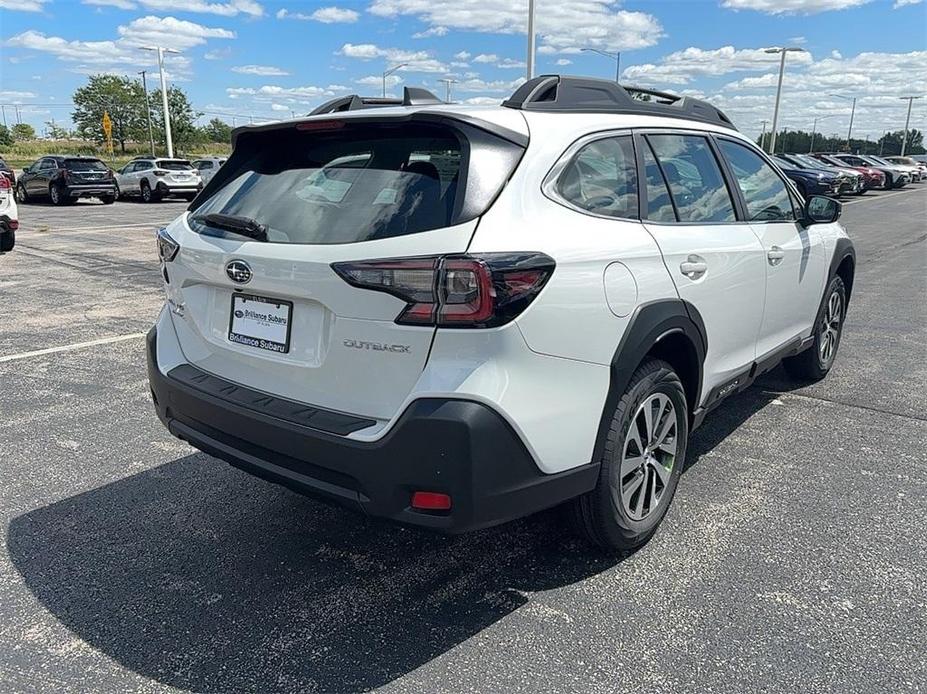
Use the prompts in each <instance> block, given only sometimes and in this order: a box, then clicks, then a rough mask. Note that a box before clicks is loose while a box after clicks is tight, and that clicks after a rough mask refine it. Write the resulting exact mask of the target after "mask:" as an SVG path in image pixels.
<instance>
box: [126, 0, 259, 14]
mask: <svg viewBox="0 0 927 694" xmlns="http://www.w3.org/2000/svg"><path fill="white" fill-rule="evenodd" d="M138 3H139V4H140V5H142V6H144V7H146V8H148V9H150V10H156V11H159V12H171V11H173V12H199V13H204V14H217V15H221V16H223V17H235V16H236V15H238V14H246V15H249V16H252V17H261V16H263V14H264V7H263V6H262V5H261V4H260V3H258V2H255V0H228V2H209V1H208V0H138Z"/></svg>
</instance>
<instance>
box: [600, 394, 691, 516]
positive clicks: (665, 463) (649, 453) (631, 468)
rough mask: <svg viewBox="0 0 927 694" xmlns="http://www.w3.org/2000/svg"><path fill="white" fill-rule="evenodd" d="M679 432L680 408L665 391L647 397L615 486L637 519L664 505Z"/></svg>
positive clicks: (631, 428)
mask: <svg viewBox="0 0 927 694" xmlns="http://www.w3.org/2000/svg"><path fill="white" fill-rule="evenodd" d="M677 431H678V422H677V417H676V408H675V406H674V405H673V401H672V400H671V399H670V398H669V396H667V395H665V394H663V393H654V394H652V395H650V396H649V397H647V399H646V400H644V402H643V403H641V405H640V407H638V408H637V412H636V413H635V414H634V417H633V418H632V419H631V424H630V426H629V427H628V433H627V434H626V435H625V439H624V445H623V446H622V448H621V465H620V466H619V467H620V469H619V472H618V474H617V477H618V479H617V484H613V489H615V488H617V491H618V501H619V503H620V504H621V506H622V508H623V509H624V511H625V513H627V514H628V516H630V517H631V518H632V519H633V520H638V521H639V520H643V519H644V518H646V517H647V516H648V515H650V514H651V513H652V512H653V511H654V509H656V508H657V507H658V506H659V505H660V501H661V499H662V498H663V495H664V493H665V492H666V489H667V487H668V486H669V482H670V476H671V475H672V474H673V468H674V466H675V463H676V437H677Z"/></svg>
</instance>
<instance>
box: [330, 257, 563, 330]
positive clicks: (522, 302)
mask: <svg viewBox="0 0 927 694" xmlns="http://www.w3.org/2000/svg"><path fill="white" fill-rule="evenodd" d="M332 269H334V271H335V272H337V273H338V275H340V276H341V277H342V279H344V280H345V281H346V282H347V283H348V284H350V285H352V286H355V287H359V288H361V289H370V290H373V291H379V292H386V293H387V294H392V295H393V296H395V297H398V298H400V299H402V300H403V301H405V302H406V307H405V308H404V309H403V310H402V311H401V312H400V313H399V315H398V316H397V317H396V322H397V323H400V324H402V325H429V326H440V327H442V328H492V327H496V326H498V325H504V324H505V323H508V322H509V321H510V320H512V319H513V318H515V317H516V316H517V315H518V314H520V313H521V312H522V311H524V310H525V309H526V308H527V307H528V306H529V305H530V304H531V302H532V301H534V298H535V297H536V296H537V295H538V293H540V291H541V289H543V288H544V285H545V284H546V283H547V280H548V279H550V276H551V274H552V273H553V271H554V261H553V259H552V258H550V257H549V256H546V255H544V254H543V253H487V254H482V255H454V256H429V257H425V258H397V259H390V260H369V261H363V262H357V263H335V264H333V265H332Z"/></svg>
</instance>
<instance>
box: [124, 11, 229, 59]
mask: <svg viewBox="0 0 927 694" xmlns="http://www.w3.org/2000/svg"><path fill="white" fill-rule="evenodd" d="M117 31H118V32H119V35H120V36H121V37H122V40H123V41H124V42H126V43H127V44H133V45H136V46H163V47H165V48H175V49H177V50H181V51H182V50H186V49H188V48H193V46H199V45H202V44H204V43H206V39H234V38H235V32H234V31H229V30H228V29H216V28H211V27H205V26H203V25H201V24H196V23H194V22H188V21H186V20H183V19H177V18H175V17H152V16H148V17H140V18H139V19H134V20H132V21H131V22H129V24H127V25H125V26H121V27H119V28H118V30H117Z"/></svg>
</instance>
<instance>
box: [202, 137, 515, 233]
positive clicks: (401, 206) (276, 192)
mask: <svg viewBox="0 0 927 694" xmlns="http://www.w3.org/2000/svg"><path fill="white" fill-rule="evenodd" d="M264 137H265V138H267V139H266V140H265V142H264V145H263V146H254V147H253V149H249V151H248V153H247V154H244V158H243V159H242V160H239V159H237V158H236V157H233V160H232V164H230V165H231V166H234V165H235V162H236V161H240V163H239V165H238V166H237V168H233V170H232V171H230V172H229V173H228V174H227V178H226V179H225V183H224V185H223V186H222V187H221V188H220V189H219V190H218V191H216V192H215V193H213V194H212V195H211V196H210V197H209V198H208V199H206V200H205V201H203V202H202V203H201V204H199V205H198V207H197V209H196V212H195V213H194V215H193V216H192V217H191V220H190V224H191V228H193V229H194V230H195V231H200V232H202V233H215V232H213V230H212V229H211V228H210V227H209V226H208V225H206V224H205V223H203V222H202V221H197V219H198V218H200V217H203V216H205V215H207V214H210V213H221V214H226V215H235V216H238V217H246V218H249V219H253V220H255V222H257V223H259V224H262V225H264V226H265V227H266V229H267V240H268V241H269V242H271V243H303V244H332V243H354V242H358V241H366V240H371V239H380V238H389V237H394V236H402V235H405V234H413V233H417V232H421V231H426V230H429V229H438V228H441V227H446V226H450V225H451V218H452V214H453V211H454V206H455V202H456V201H457V197H458V188H459V186H458V183H459V182H460V178H461V159H462V145H461V137H459V136H458V135H457V134H456V133H455V132H454V131H453V130H451V129H450V128H447V127H443V126H438V125H432V124H424V123H415V124H411V123H402V124H391V125H389V126H386V125H353V126H352V127H350V128H344V129H341V128H339V129H337V131H335V132H324V131H323V132H311V133H307V132H298V131H295V130H294V131H287V132H282V133H275V134H273V135H272V136H270V137H268V136H264ZM271 138H272V139H271ZM496 173H497V172H486V173H485V175H486V177H487V179H490V178H493V177H494V176H495V175H496ZM481 175H483V173H482V172H481ZM503 175H507V172H503ZM502 180H503V181H504V179H502ZM499 185H500V187H501V181H500V182H499ZM218 233H220V234H221V232H218Z"/></svg>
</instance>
